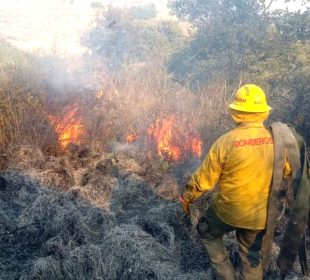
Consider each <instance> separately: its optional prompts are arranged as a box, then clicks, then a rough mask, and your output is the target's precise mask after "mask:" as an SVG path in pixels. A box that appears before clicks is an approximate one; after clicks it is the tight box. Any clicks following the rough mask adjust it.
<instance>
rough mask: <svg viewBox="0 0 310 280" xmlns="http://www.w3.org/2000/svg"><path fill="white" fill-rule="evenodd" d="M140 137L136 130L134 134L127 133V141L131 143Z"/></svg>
mask: <svg viewBox="0 0 310 280" xmlns="http://www.w3.org/2000/svg"><path fill="white" fill-rule="evenodd" d="M138 137H139V135H138V134H137V133H135V132H134V133H132V134H129V135H127V137H126V141H127V143H129V144H130V143H133V142H135V141H137V139H138Z"/></svg>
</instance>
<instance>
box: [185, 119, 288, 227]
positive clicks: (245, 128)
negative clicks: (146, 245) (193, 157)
mask: <svg viewBox="0 0 310 280" xmlns="http://www.w3.org/2000/svg"><path fill="white" fill-rule="evenodd" d="M273 160H274V147H273V139H272V136H271V134H270V132H269V130H267V129H266V128H265V127H264V125H263V123H262V122H249V123H248V122H245V123H241V124H239V125H238V126H237V127H236V128H235V129H233V130H232V131H230V132H228V133H227V134H225V135H223V136H222V137H220V138H219V139H218V140H217V141H216V142H215V143H214V144H213V145H212V147H211V149H210V151H209V153H208V155H207V157H206V158H205V159H204V161H203V163H202V165H201V166H200V167H199V168H198V170H197V171H196V172H195V173H194V174H193V176H192V177H191V180H190V181H189V182H188V184H187V190H186V191H185V193H184V195H183V196H184V199H186V200H192V199H195V198H198V197H200V196H201V195H202V193H203V192H205V191H208V190H210V189H212V188H213V187H214V186H215V185H216V184H217V183H219V192H218V194H217V196H216V198H215V200H214V202H213V206H214V211H215V213H216V214H217V215H218V217H219V218H220V219H221V220H222V221H223V222H225V223H227V224H229V225H232V226H235V227H241V228H248V229H264V228H265V226H266V219H267V203H268V196H269V190H270V185H271V179H272V173H273ZM284 169H285V174H289V172H290V167H289V164H288V163H286V167H285V168H284Z"/></svg>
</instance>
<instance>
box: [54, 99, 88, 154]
mask: <svg viewBox="0 0 310 280" xmlns="http://www.w3.org/2000/svg"><path fill="white" fill-rule="evenodd" d="M63 112H64V113H63V114H62V116H53V115H49V116H48V117H49V120H50V122H51V123H52V125H53V127H54V129H55V131H56V133H57V135H58V141H59V143H60V147H61V149H65V148H66V147H67V146H68V145H69V144H70V143H76V144H81V143H82V142H83V138H84V136H85V128H84V126H83V124H82V121H81V118H80V117H79V116H78V108H77V106H72V105H70V106H68V107H66V108H65V109H64V110H63Z"/></svg>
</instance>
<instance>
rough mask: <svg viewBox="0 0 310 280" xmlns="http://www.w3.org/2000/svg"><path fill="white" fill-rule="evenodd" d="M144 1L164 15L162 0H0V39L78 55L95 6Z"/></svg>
mask: <svg viewBox="0 0 310 280" xmlns="http://www.w3.org/2000/svg"><path fill="white" fill-rule="evenodd" d="M147 4H154V5H155V7H156V10H157V11H158V12H159V14H161V15H163V16H168V11H167V6H166V1H92V0H70V1H66V0H29V1H21V0H11V1H7V0H0V30H1V31H0V39H1V38H2V39H5V40H7V41H8V42H10V43H12V44H13V45H15V46H17V47H18V48H21V49H23V50H27V51H31V52H35V51H41V52H42V51H43V52H44V51H49V52H51V51H53V52H56V53H57V54H59V55H79V54H81V53H84V52H85V51H87V49H86V48H85V47H84V46H82V45H81V43H80V40H81V35H82V34H83V33H84V32H85V31H86V30H87V29H88V28H89V26H90V25H91V23H92V21H93V19H94V16H95V14H96V11H97V8H100V7H105V8H107V7H108V6H111V7H130V6H139V5H143V6H145V5H147Z"/></svg>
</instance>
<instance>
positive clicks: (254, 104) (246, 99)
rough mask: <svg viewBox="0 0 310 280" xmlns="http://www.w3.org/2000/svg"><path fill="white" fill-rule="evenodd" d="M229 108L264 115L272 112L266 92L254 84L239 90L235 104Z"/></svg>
mask: <svg viewBox="0 0 310 280" xmlns="http://www.w3.org/2000/svg"><path fill="white" fill-rule="evenodd" d="M229 108H231V109H234V110H237V111H241V112H249V113H263V112H268V111H270V110H271V107H270V106H268V104H267V100H266V95H265V93H264V91H263V90H262V89H261V88H260V87H258V86H256V85H253V84H247V85H244V86H242V87H241V88H239V89H238V90H237V92H236V94H235V99H234V101H233V103H231V104H229Z"/></svg>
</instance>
